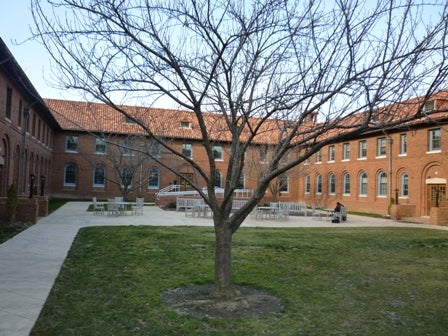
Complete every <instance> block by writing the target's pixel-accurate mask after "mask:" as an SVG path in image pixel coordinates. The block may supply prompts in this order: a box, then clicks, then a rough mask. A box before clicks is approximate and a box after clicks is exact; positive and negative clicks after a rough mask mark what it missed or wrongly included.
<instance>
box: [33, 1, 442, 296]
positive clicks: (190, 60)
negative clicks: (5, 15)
mask: <svg viewBox="0 0 448 336" xmlns="http://www.w3.org/2000/svg"><path fill="white" fill-rule="evenodd" d="M50 5H51V7H50V8H49V7H48V6H50ZM32 10H33V15H34V18H35V23H36V26H35V36H36V37H39V38H41V40H42V42H43V44H44V45H45V46H46V48H47V49H48V51H49V54H50V55H51V56H52V57H53V59H54V61H55V62H56V64H57V65H58V67H57V71H58V72H57V76H58V79H59V83H60V85H61V86H62V87H65V88H70V89H77V90H81V91H84V92H85V93H86V97H87V98H90V99H95V100H99V101H102V102H104V103H106V104H108V105H110V106H112V107H114V108H115V109H117V110H118V111H120V112H121V113H123V114H125V115H128V111H127V110H126V109H125V108H123V107H121V105H120V102H123V101H124V102H127V103H129V102H133V103H134V104H141V105H145V106H150V105H152V104H155V103H156V102H157V101H158V100H159V99H161V100H163V102H167V103H170V104H172V105H173V106H179V107H180V108H181V109H184V110H188V111H192V112H193V113H194V116H195V118H196V121H197V123H198V125H199V129H200V133H201V135H202V138H203V140H202V144H203V147H204V149H205V151H206V154H207V157H208V164H207V166H206V167H204V166H201V165H198V164H197V163H196V162H195V161H194V160H192V159H191V158H189V157H188V156H186V155H184V154H183V153H182V151H181V150H179V149H178V148H175V147H174V146H169V144H166V143H165V142H164V141H163V138H159V136H158V130H157V129H152V128H150V127H148V125H145V124H143V123H141V126H142V127H143V128H145V130H146V132H147V135H148V137H150V138H151V139H154V140H155V141H158V142H159V143H160V145H161V146H163V147H164V148H165V150H166V151H169V152H171V153H172V155H174V156H176V157H177V159H178V161H179V162H183V163H185V164H187V165H189V166H190V167H191V168H192V169H193V170H194V172H195V174H197V176H200V178H201V179H202V180H203V181H205V183H206V186H207V193H204V192H203V191H202V188H201V186H200V185H198V183H197V182H196V181H193V180H191V181H189V182H190V183H191V185H192V186H193V187H194V188H196V189H197V191H198V192H199V193H200V194H201V196H202V197H203V198H204V199H205V201H206V202H207V203H208V204H209V205H210V207H211V209H212V211H213V214H214V216H213V219H214V230H215V238H216V239H215V240H216V245H215V289H216V293H219V294H226V293H227V294H228V293H229V291H230V292H231V284H232V281H231V245H232V236H233V234H234V233H235V232H236V231H237V230H238V228H239V227H240V225H241V224H242V222H243V220H244V219H245V218H246V217H247V216H248V215H249V213H250V212H251V210H252V209H253V207H254V206H255V205H256V204H257V203H258V202H259V201H260V200H261V199H262V197H263V195H264V193H265V191H266V189H267V188H268V186H269V184H270V182H271V181H273V180H274V179H276V178H277V177H278V176H280V175H282V174H284V173H286V172H287V171H289V170H290V169H292V168H294V167H296V166H297V165H298V164H300V163H301V162H303V161H304V160H306V159H307V158H309V157H310V156H311V155H312V154H313V153H315V152H316V151H318V150H319V149H320V148H322V147H323V146H325V145H327V144H329V143H334V142H338V141H342V140H347V139H350V138H352V137H355V136H358V135H360V134H362V133H363V132H366V131H369V130H377V129H386V128H392V127H395V126H396V125H398V124H401V123H403V122H405V121H407V120H412V119H413V118H416V117H421V111H422V109H421V107H422V106H423V104H424V102H425V99H427V98H428V97H429V96H430V95H431V94H432V93H433V92H435V91H436V90H439V89H441V88H443V87H444V86H446V83H447V65H446V63H445V59H446V54H445V53H446V51H447V48H446V36H447V34H446V33H447V23H448V20H447V8H446V3H445V1H437V0H435V1H434V3H432V4H431V5H425V4H424V3H423V2H422V3H421V4H419V3H418V1H414V0H401V1H393V0H388V1H378V2H377V3H372V1H354V0H337V1H335V2H334V3H331V4H330V2H328V1H319V0H316V1H314V0H310V1H298V0H297V1H294V0H291V1H282V0H258V1H249V0H247V1H240V0H238V1H236V0H225V1H224V0H176V1H167V0H154V1H144V0H129V1H122V0H91V1H86V0H52V1H48V4H44V2H43V0H41V1H39V0H35V1H33V2H32ZM429 14H431V15H429ZM415 96H419V97H423V98H422V99H417V100H414V101H413V102H414V104H415V106H414V108H412V109H397V108H396V104H395V103H396V102H399V101H403V100H406V99H408V98H410V97H415ZM208 112H212V113H215V114H216V115H217V118H218V119H219V120H220V122H216V123H209V122H207V120H206V117H205V116H206V115H208V114H207V113H208ZM405 112H406V113H405ZM378 115H380V117H378ZM130 117H132V116H130ZM136 122H139V121H138V120H136ZM165 127H170V125H169V122H168V123H167V124H166V125H165ZM224 134H225V136H226V140H227V141H228V142H229V144H230V150H229V155H230V157H229V160H228V166H227V171H226V174H225V186H224V187H225V192H224V199H223V201H222V202H218V201H217V195H216V194H215V192H214V182H215V177H216V176H215V174H216V169H215V168H216V162H215V159H214V155H213V146H214V144H215V141H216V140H217V139H220V138H222V137H223V136H224ZM267 139H268V140H267ZM265 140H266V141H267V142H268V143H269V144H270V145H274V150H273V154H272V156H271V159H270V161H269V163H268V165H267V166H266V169H265V170H264V172H263V174H262V176H260V178H259V180H258V185H257V187H256V189H255V190H254V194H253V196H252V197H251V198H250V200H249V202H248V203H247V204H246V205H245V206H244V207H243V208H241V209H240V210H239V211H237V212H236V213H231V208H232V207H231V205H232V197H233V192H234V190H235V188H236V187H237V184H238V179H239V177H240V176H241V173H242V171H243V168H244V162H245V160H244V155H245V153H246V152H247V151H248V150H249V149H250V148H251V146H252V145H253V144H254V143H260V142H264V141H265ZM291 149H294V150H295V152H296V153H297V155H296V156H294V157H292V158H291V159H290V160H288V161H287V163H286V164H282V160H283V158H284V157H285V155H287V154H288V153H289V152H290V150H291ZM161 164H163V162H161ZM166 168H167V169H172V171H173V172H174V173H176V174H179V172H178V171H176V170H175V169H173V167H169V166H167V167H166Z"/></svg>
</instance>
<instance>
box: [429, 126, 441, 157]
mask: <svg viewBox="0 0 448 336" xmlns="http://www.w3.org/2000/svg"><path fill="white" fill-rule="evenodd" d="M436 134H437V136H436ZM428 141H429V144H428V147H429V148H428V152H430V153H434V152H436V153H440V151H441V150H442V132H441V129H440V128H434V129H431V130H429V139H428Z"/></svg>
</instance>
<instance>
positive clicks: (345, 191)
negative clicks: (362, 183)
mask: <svg viewBox="0 0 448 336" xmlns="http://www.w3.org/2000/svg"><path fill="white" fill-rule="evenodd" d="M342 179H343V190H342V193H343V194H344V195H350V174H349V173H345V174H344V175H343V177H342Z"/></svg>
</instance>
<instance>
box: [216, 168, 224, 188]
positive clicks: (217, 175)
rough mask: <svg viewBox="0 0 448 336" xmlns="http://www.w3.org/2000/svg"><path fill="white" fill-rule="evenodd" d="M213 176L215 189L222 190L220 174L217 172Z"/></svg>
mask: <svg viewBox="0 0 448 336" xmlns="http://www.w3.org/2000/svg"><path fill="white" fill-rule="evenodd" d="M215 174H216V175H215V187H217V188H222V174H221V172H220V171H219V170H217V171H216V173H215Z"/></svg>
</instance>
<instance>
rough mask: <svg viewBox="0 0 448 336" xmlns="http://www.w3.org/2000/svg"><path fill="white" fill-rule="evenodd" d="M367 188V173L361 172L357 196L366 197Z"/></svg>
mask: <svg viewBox="0 0 448 336" xmlns="http://www.w3.org/2000/svg"><path fill="white" fill-rule="evenodd" d="M368 186H369V182H368V176H367V173H365V172H361V173H360V174H359V196H367V193H368Z"/></svg>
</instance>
